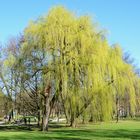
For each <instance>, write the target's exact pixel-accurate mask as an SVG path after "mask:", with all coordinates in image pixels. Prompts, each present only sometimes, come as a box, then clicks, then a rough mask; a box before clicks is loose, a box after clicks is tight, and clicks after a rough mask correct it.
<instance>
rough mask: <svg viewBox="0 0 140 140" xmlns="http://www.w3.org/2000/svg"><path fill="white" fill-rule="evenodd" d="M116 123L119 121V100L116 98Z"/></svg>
mask: <svg viewBox="0 0 140 140" xmlns="http://www.w3.org/2000/svg"><path fill="white" fill-rule="evenodd" d="M116 113H117V114H116V123H118V121H119V98H118V97H116Z"/></svg>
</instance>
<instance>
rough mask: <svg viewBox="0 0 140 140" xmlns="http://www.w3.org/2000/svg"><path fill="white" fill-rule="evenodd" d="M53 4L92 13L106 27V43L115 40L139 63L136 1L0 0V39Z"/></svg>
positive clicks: (139, 27)
mask: <svg viewBox="0 0 140 140" xmlns="http://www.w3.org/2000/svg"><path fill="white" fill-rule="evenodd" d="M56 5H63V6H65V7H66V8H68V9H70V10H72V11H74V12H75V13H76V14H78V15H85V14H88V15H90V16H92V17H93V19H95V20H96V21H98V22H99V23H100V26H101V27H102V28H105V29H107V30H108V39H109V42H110V44H114V43H119V44H120V45H121V46H122V48H123V49H124V50H125V51H128V52H129V53H130V54H131V56H132V57H133V58H135V62H136V64H138V65H139V66H140V0H0V42H2V43H5V42H6V40H7V39H8V38H9V37H10V36H13V35H17V34H18V33H20V32H22V31H23V30H24V28H25V27H26V26H27V24H28V22H29V21H30V20H32V19H36V18H37V17H39V16H41V15H44V14H45V13H47V12H48V10H49V9H50V8H51V7H52V6H56Z"/></svg>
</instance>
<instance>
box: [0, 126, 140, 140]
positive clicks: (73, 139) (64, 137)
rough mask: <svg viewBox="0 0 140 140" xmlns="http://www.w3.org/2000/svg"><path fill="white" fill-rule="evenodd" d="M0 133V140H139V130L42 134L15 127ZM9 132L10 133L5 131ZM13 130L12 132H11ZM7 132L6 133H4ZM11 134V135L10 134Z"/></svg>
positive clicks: (96, 130)
mask: <svg viewBox="0 0 140 140" xmlns="http://www.w3.org/2000/svg"><path fill="white" fill-rule="evenodd" d="M0 130H1V132H0V133H4V135H2V136H1V134H0V140H94V139H95V140H96V139H100V140H103V139H112V140H113V139H114V138H119V139H122V140H123V139H133V140H139V139H140V130H138V129H132V130H125V129H117V130H109V129H72V128H70V129H67V128H60V129H59V128H58V129H51V130H50V132H47V133H43V132H39V131H28V129H27V128H24V129H23V127H15V128H13V127H12V128H10V127H8V128H1V127H0ZM7 130H10V131H7ZM13 130H14V131H13ZM6 131H7V132H6ZM12 132H13V133H12Z"/></svg>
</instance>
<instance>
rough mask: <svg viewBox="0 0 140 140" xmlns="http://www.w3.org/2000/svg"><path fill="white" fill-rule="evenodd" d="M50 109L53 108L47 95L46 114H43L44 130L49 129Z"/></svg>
mask: <svg viewBox="0 0 140 140" xmlns="http://www.w3.org/2000/svg"><path fill="white" fill-rule="evenodd" d="M50 110H51V106H50V101H49V97H46V99H45V108H44V115H43V129H42V130H43V131H48V125H49V117H50Z"/></svg>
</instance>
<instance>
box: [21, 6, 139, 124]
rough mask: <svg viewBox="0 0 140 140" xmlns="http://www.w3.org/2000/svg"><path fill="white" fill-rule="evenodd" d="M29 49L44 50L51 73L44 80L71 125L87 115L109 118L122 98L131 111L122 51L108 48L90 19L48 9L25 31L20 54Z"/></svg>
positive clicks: (130, 83) (129, 77) (130, 77)
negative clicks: (125, 98) (60, 103)
mask: <svg viewBox="0 0 140 140" xmlns="http://www.w3.org/2000/svg"><path fill="white" fill-rule="evenodd" d="M31 46H36V48H37V49H38V50H43V51H44V55H46V59H47V64H46V68H47V69H49V71H48V72H47V74H46V78H47V77H49V80H50V81H51V82H52V81H53V86H54V89H55V94H57V95H58V98H59V99H60V100H61V102H62V104H63V108H64V112H65V115H66V118H67V121H70V123H71V125H73V124H75V121H77V120H78V118H79V117H80V116H82V115H84V113H85V112H88V113H89V114H90V113H93V117H94V116H96V118H97V120H108V119H111V118H112V116H113V111H114V110H115V108H116V104H115V102H116V98H118V96H119V97H120V98H121V97H123V96H124V95H125V94H126V93H127V94H128V95H129V100H130V106H131V111H132V112H134V111H135V88H134V84H135V80H136V75H135V74H134V72H133V68H132V66H130V65H129V64H126V63H125V62H124V61H123V59H122V51H121V49H120V47H119V46H115V47H113V48H112V47H110V46H109V44H108V42H107V40H106V38H105V36H103V35H102V33H101V31H98V29H97V28H96V26H95V24H93V23H92V21H91V19H90V18H89V17H88V16H81V17H76V16H75V15H74V14H73V13H71V12H70V11H68V10H66V9H65V8H63V7H55V8H52V9H51V10H50V11H49V14H48V15H47V16H44V17H41V18H39V19H38V20H37V21H34V22H31V23H30V24H29V26H28V27H27V28H26V29H25V43H24V45H23V48H22V49H25V50H29V49H31Z"/></svg>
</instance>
